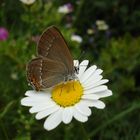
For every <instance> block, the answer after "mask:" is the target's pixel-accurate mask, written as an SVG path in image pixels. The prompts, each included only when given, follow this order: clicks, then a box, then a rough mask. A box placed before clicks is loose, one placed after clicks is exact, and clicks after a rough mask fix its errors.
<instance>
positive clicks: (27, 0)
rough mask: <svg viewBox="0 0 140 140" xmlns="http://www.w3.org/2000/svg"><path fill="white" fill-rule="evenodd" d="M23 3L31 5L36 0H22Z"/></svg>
mask: <svg viewBox="0 0 140 140" xmlns="http://www.w3.org/2000/svg"><path fill="white" fill-rule="evenodd" d="M20 1H21V2H22V3H24V4H27V5H31V4H33V3H34V2H35V1H36V0H20Z"/></svg>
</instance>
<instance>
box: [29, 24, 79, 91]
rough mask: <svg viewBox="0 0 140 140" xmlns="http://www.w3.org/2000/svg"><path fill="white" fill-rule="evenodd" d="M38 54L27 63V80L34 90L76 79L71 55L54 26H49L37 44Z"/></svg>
mask: <svg viewBox="0 0 140 140" xmlns="http://www.w3.org/2000/svg"><path fill="white" fill-rule="evenodd" d="M37 52H38V56H37V57H36V58H35V59H32V60H31V61H30V62H29V63H28V65H27V80H28V81H29V83H30V85H31V86H32V87H33V88H34V89H35V90H44V89H46V88H50V87H53V86H55V85H56V84H59V83H62V82H67V81H70V80H75V79H77V77H76V75H75V68H74V65H73V59H72V56H71V54H70V52H69V50H68V47H67V44H66V42H65V40H64V38H63V36H62V34H61V33H60V31H59V30H58V29H57V28H56V27H54V26H51V27H49V28H48V29H47V30H46V31H45V32H44V33H43V34H42V36H41V38H40V40H39V43H38V46H37Z"/></svg>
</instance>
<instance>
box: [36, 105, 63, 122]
mask: <svg viewBox="0 0 140 140" xmlns="http://www.w3.org/2000/svg"><path fill="white" fill-rule="evenodd" d="M59 109H60V107H59V106H58V105H55V106H52V107H50V108H47V109H45V110H43V111H41V112H38V113H37V114H36V116H35V118H36V119H37V120H40V119H43V118H45V117H47V116H48V115H50V114H52V113H54V112H56V111H58V110H59Z"/></svg>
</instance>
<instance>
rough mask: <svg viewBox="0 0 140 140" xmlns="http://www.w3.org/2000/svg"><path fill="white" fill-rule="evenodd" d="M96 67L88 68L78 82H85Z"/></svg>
mask: <svg viewBox="0 0 140 140" xmlns="http://www.w3.org/2000/svg"><path fill="white" fill-rule="evenodd" d="M96 68H97V66H95V65H94V66H91V67H89V68H88V69H87V70H86V71H85V72H84V73H83V75H82V77H80V82H82V83H83V82H84V81H86V80H87V79H88V78H89V77H90V76H91V75H92V73H94V71H95V70H96Z"/></svg>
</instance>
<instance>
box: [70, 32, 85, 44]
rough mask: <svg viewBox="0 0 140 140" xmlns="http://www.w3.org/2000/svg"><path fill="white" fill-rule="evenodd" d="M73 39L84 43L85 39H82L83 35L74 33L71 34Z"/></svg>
mask: <svg viewBox="0 0 140 140" xmlns="http://www.w3.org/2000/svg"><path fill="white" fill-rule="evenodd" d="M71 40H72V41H75V42H78V43H82V41H83V39H82V37H81V36H79V35H75V34H73V35H72V36H71Z"/></svg>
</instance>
